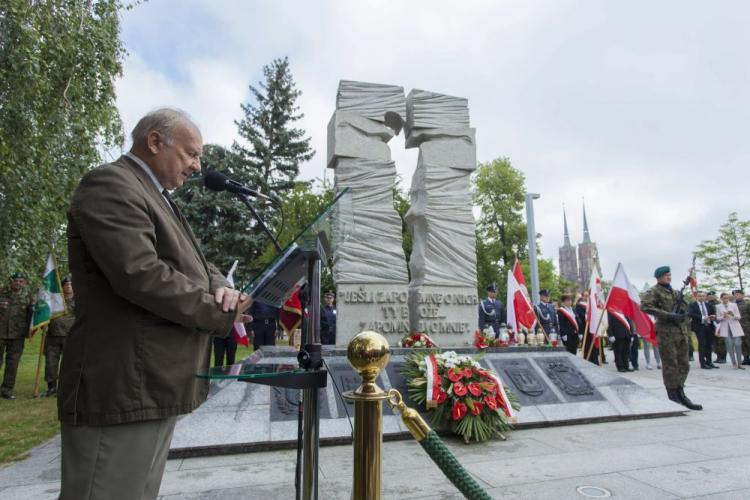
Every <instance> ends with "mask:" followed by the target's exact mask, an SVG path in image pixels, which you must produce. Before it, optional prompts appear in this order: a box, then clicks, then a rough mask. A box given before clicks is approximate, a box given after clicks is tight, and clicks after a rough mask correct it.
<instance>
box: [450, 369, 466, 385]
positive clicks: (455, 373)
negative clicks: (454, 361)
mask: <svg viewBox="0 0 750 500" xmlns="http://www.w3.org/2000/svg"><path fill="white" fill-rule="evenodd" d="M462 376H463V375H462V374H461V371H460V370H457V369H455V368H451V369H450V370H448V380H450V381H451V382H458V381H459V380H461V377H462Z"/></svg>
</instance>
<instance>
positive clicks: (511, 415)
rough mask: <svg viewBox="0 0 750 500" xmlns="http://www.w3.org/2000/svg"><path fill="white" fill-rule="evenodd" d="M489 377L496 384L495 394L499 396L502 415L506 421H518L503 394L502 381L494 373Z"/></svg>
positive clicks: (506, 397)
mask: <svg viewBox="0 0 750 500" xmlns="http://www.w3.org/2000/svg"><path fill="white" fill-rule="evenodd" d="M490 377H492V380H494V381H495V383H496V384H497V394H498V395H499V396H500V399H501V400H502V401H500V406H501V407H502V409H503V413H505V416H506V417H508V420H510V421H511V422H515V421H516V420H517V419H518V416H517V415H516V411H515V410H514V409H513V406H512V405H511V404H510V399H508V395H507V394H506V393H505V387H503V381H502V380H500V377H498V376H497V375H495V374H494V373H490Z"/></svg>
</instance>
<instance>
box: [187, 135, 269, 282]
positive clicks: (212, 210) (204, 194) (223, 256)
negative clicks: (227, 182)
mask: <svg viewBox="0 0 750 500" xmlns="http://www.w3.org/2000/svg"><path fill="white" fill-rule="evenodd" d="M201 164H202V166H203V169H204V170H206V171H210V170H215V171H217V172H221V173H223V174H225V175H227V176H228V177H230V178H232V179H234V180H236V181H237V182H239V183H241V184H247V185H253V181H254V179H255V177H254V175H253V172H251V171H248V169H247V168H245V166H244V165H243V164H242V162H241V160H240V158H239V157H238V156H237V155H236V154H235V153H234V152H232V151H230V150H228V149H226V148H223V147H221V146H217V145H215V144H206V146H204V148H203V156H202V157H201ZM173 197H174V199H175V200H176V202H177V204H178V205H179V206H180V210H181V211H182V212H183V214H184V215H185V218H186V219H187V220H188V222H189V223H190V226H191V227H192V229H193V232H194V233H195V236H196V237H197V238H198V239H199V240H200V242H201V247H202V249H203V251H204V253H205V255H206V258H207V259H208V261H209V262H212V263H214V264H215V265H216V266H217V267H219V269H220V270H221V271H222V272H224V273H226V272H227V271H228V270H229V268H230V267H231V266H232V263H233V262H234V261H235V259H236V260H238V261H239V262H238V263H237V271H236V272H235V282H236V283H237V285H238V286H239V285H240V284H242V283H244V282H245V281H247V280H248V279H249V278H251V277H252V276H254V275H255V274H256V273H257V272H258V271H259V270H260V269H261V267H260V264H259V262H258V260H257V256H258V253H259V250H260V249H261V248H263V247H265V243H266V241H265V240H266V239H267V237H266V236H265V235H264V234H259V233H257V232H255V231H252V228H253V227H255V225H256V224H257V222H256V221H255V220H254V219H253V217H252V215H251V214H250V212H249V211H248V209H247V207H245V205H244V204H243V203H242V202H241V201H240V200H239V199H237V197H236V196H233V195H231V194H229V193H216V192H214V191H209V190H208V189H206V188H205V187H203V182H202V179H201V178H195V179H190V180H189V181H188V182H186V183H185V184H183V186H182V187H181V188H179V189H177V190H176V191H175V193H174V195H173Z"/></svg>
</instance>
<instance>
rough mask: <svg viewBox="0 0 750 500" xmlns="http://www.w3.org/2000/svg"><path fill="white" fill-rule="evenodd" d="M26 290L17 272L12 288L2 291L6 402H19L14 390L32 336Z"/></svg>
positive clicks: (0, 353) (0, 391)
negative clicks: (25, 350) (24, 349)
mask: <svg viewBox="0 0 750 500" xmlns="http://www.w3.org/2000/svg"><path fill="white" fill-rule="evenodd" d="M25 288H26V277H25V276H24V275H23V274H21V273H15V274H13V276H11V278H10V286H9V287H8V288H4V289H1V290H0V368H2V365H3V358H5V374H4V375H3V383H2V386H0V396H2V398H3V399H16V397H15V396H14V395H13V387H15V385H16V373H18V364H19V363H20V361H21V354H23V343H24V341H25V339H26V337H27V336H28V334H29V324H30V321H31V308H32V300H31V297H29V295H28V293H26V290H25Z"/></svg>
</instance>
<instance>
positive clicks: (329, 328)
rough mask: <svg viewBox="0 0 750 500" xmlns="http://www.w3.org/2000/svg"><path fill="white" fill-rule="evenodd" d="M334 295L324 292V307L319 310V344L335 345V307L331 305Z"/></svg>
mask: <svg viewBox="0 0 750 500" xmlns="http://www.w3.org/2000/svg"><path fill="white" fill-rule="evenodd" d="M334 297H335V295H334V294H333V292H326V294H325V301H326V303H325V305H323V307H321V308H320V343H321V344H335V343H336V306H334V305H333V299H334Z"/></svg>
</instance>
